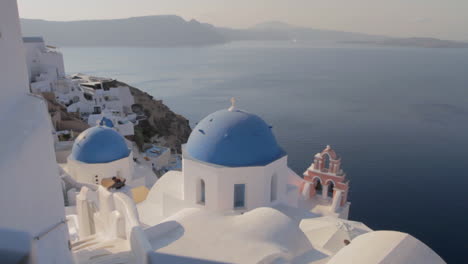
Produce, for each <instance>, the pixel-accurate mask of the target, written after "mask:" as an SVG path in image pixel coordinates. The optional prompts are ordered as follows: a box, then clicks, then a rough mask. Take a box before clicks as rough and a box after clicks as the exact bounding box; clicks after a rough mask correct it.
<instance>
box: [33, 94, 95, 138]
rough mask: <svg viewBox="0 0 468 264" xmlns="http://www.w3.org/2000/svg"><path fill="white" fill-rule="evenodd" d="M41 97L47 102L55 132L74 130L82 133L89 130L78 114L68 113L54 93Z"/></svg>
mask: <svg viewBox="0 0 468 264" xmlns="http://www.w3.org/2000/svg"><path fill="white" fill-rule="evenodd" d="M41 95H42V97H43V98H44V99H45V100H46V101H47V108H48V111H49V114H50V117H51V119H52V124H53V125H54V127H55V130H57V131H60V130H72V131H74V132H78V133H81V132H83V131H84V130H86V129H87V128H89V126H88V124H87V123H86V122H84V121H83V120H81V118H80V117H79V115H78V114H77V113H68V112H67V108H66V107H65V106H63V105H61V104H59V103H58V102H57V101H56V100H55V95H54V94H53V93H42V94H41Z"/></svg>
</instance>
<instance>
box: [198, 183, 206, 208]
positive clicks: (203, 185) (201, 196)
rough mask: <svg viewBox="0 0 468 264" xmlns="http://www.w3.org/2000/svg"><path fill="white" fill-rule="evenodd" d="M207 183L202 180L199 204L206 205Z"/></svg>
mask: <svg viewBox="0 0 468 264" xmlns="http://www.w3.org/2000/svg"><path fill="white" fill-rule="evenodd" d="M205 197H206V196H205V181H204V180H200V198H199V199H198V202H199V203H201V204H205V199H206V198H205Z"/></svg>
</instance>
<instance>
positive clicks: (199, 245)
mask: <svg viewBox="0 0 468 264" xmlns="http://www.w3.org/2000/svg"><path fill="white" fill-rule="evenodd" d="M145 232H146V234H147V235H148V237H149V239H150V243H151V244H152V246H153V249H154V250H155V252H156V254H155V260H158V258H159V257H162V256H167V255H177V256H183V257H187V258H192V259H209V260H212V261H221V262H223V263H225V262H228V263H259V262H261V261H265V260H266V261H272V260H278V261H279V260H286V261H290V260H292V259H293V258H294V257H295V256H298V255H302V254H304V253H305V252H310V251H314V250H313V248H312V247H311V245H310V243H309V241H308V239H307V237H306V236H305V235H304V233H302V232H301V230H300V229H299V227H298V225H297V222H295V221H294V220H292V219H291V218H289V217H288V216H286V215H284V214H283V213H281V212H280V211H278V210H276V209H274V208H269V207H262V208H257V209H254V210H252V211H250V212H248V213H245V214H243V215H232V216H226V215H222V214H217V213H215V212H209V211H208V210H202V209H198V208H187V209H183V210H181V211H180V212H178V213H176V214H175V215H173V216H171V217H169V218H168V219H166V220H165V221H164V222H162V223H160V224H159V225H156V226H154V227H151V228H148V229H147V230H146V231H145ZM317 253H319V252H317ZM319 255H320V254H319ZM321 257H322V258H323V256H321Z"/></svg>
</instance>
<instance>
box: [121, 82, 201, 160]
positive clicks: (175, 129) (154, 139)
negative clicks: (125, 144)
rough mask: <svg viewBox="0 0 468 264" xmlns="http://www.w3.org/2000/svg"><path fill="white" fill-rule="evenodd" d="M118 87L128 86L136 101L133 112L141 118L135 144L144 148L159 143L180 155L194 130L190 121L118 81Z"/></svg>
mask: <svg viewBox="0 0 468 264" xmlns="http://www.w3.org/2000/svg"><path fill="white" fill-rule="evenodd" d="M116 85H126V86H128V87H130V91H131V93H132V95H133V97H134V99H135V104H134V107H132V108H133V110H134V112H136V113H138V114H139V116H140V117H141V120H139V124H138V125H137V126H135V137H134V138H135V142H136V143H137V145H138V146H139V147H140V148H142V147H143V144H144V143H157V144H158V145H161V146H165V147H169V148H171V149H172V150H173V151H175V152H177V153H180V152H181V145H182V144H184V143H185V142H187V139H188V137H189V136H190V133H191V132H192V129H191V128H190V125H189V121H188V120H187V119H186V118H185V117H183V116H181V115H178V114H176V113H174V112H173V111H172V110H171V109H169V107H167V106H166V105H165V104H164V103H163V102H162V100H155V99H154V98H153V97H152V96H151V95H149V94H147V93H145V92H143V91H141V90H139V89H137V88H135V87H132V86H130V85H128V84H125V83H122V82H119V81H116Z"/></svg>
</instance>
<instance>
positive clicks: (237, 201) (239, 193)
mask: <svg viewBox="0 0 468 264" xmlns="http://www.w3.org/2000/svg"><path fill="white" fill-rule="evenodd" d="M244 207H245V184H234V208H244Z"/></svg>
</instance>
